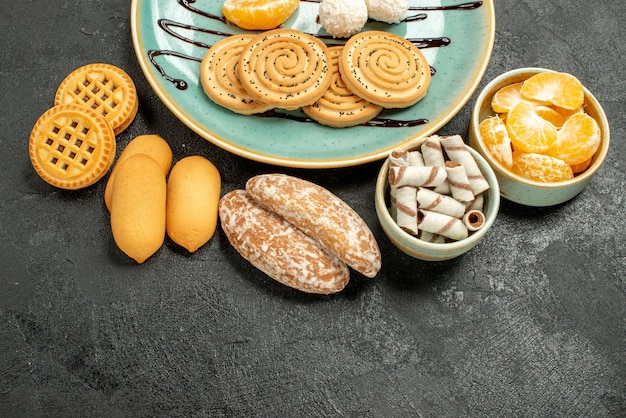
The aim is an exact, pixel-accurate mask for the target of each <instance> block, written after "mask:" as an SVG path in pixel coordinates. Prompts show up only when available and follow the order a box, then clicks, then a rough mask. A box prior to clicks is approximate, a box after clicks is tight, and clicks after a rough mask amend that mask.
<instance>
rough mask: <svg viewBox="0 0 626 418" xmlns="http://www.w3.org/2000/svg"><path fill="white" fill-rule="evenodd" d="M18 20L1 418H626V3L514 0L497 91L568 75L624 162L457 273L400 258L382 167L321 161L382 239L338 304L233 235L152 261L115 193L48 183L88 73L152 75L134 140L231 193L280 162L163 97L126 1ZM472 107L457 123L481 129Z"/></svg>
mask: <svg viewBox="0 0 626 418" xmlns="http://www.w3.org/2000/svg"><path fill="white" fill-rule="evenodd" d="M5 3H7V4H4V5H3V7H2V12H1V13H0V46H1V48H0V50H1V51H2V60H1V61H0V80H1V81H0V83H1V86H2V89H1V91H2V94H1V95H0V109H1V111H0V145H1V147H0V149H1V150H2V157H3V158H2V161H3V162H2V164H1V165H0V254H1V255H2V256H1V260H0V416H2V417H10V416H18V417H19V416H29V417H31V416H107V417H131V416H132V417H137V416H252V415H262V416H355V417H356V416H372V417H374V416H376V417H378V416H380V417H383V416H384V417H390V416H425V417H426V416H438V417H439V416H498V417H503V416H507V417H513V416H520V417H521V416H523V417H532V416H541V417H545V416H568V417H569V416H594V417H617V416H625V415H626V395H625V393H626V339H625V332H626V322H625V321H626V309H625V290H626V283H625V278H626V274H625V271H626V250H625V248H624V243H625V241H626V223H625V222H624V215H626V200H625V199H626V198H625V196H626V172H625V168H624V167H625V166H624V161H625V160H626V147H625V145H624V137H625V134H626V133H625V129H626V117H625V116H624V109H625V108H626V100H625V93H624V92H626V83H625V80H626V73H625V71H624V54H625V53H626V50H625V49H624V45H625V44H624V38H623V35H620V33H622V32H621V31H622V29H623V22H624V18H625V17H626V3H625V2H624V1H623V0H598V1H593V2H589V1H583V0H553V1H548V2H546V1H543V0H497V1H496V12H497V35H496V41H495V46H494V51H493V56H492V60H491V62H490V65H489V68H488V70H487V73H486V75H485V78H484V79H483V81H482V82H481V85H480V87H482V86H484V85H485V84H486V82H487V81H488V80H490V79H492V78H493V77H495V76H496V75H498V74H500V73H502V72H504V71H506V70H509V69H513V68H517V67H525V66H541V67H547V68H552V69H556V70H561V71H567V72H571V73H572V74H575V75H576V76H578V77H579V78H580V79H581V81H582V82H583V83H584V84H585V86H587V87H588V88H589V90H591V92H593V93H594V95H595V96H596V97H597V98H598V99H599V100H600V102H601V103H602V104H603V106H604V109H605V111H606V113H607V115H608V117H609V120H610V124H611V136H612V144H611V149H610V153H609V156H608V159H607V161H606V164H605V165H604V166H603V168H602V169H601V170H600V171H599V173H598V174H597V176H596V177H595V178H594V179H593V181H592V182H591V184H590V185H589V187H588V188H587V189H586V190H585V191H584V192H583V193H582V194H581V195H579V196H578V197H576V198H575V199H574V200H572V201H570V202H568V203H566V204H563V205H559V206H557V207H552V208H543V209H532V208H525V207H522V206H519V205H516V204H513V203H510V202H507V201H505V200H503V201H502V207H501V212H500V216H499V218H498V220H497V222H496V224H495V226H494V227H493V230H492V231H490V233H489V234H488V235H487V237H486V238H485V240H484V241H483V242H482V243H481V244H480V245H479V246H478V247H476V248H475V249H474V250H472V251H471V252H470V253H468V254H466V255H465V256H463V257H460V258H458V259H455V260H453V261H449V262H443V263H428V262H422V261H418V260H414V259H411V258H409V257H407V256H405V255H404V254H402V253H400V252H399V251H398V250H397V249H396V248H395V247H393V245H392V244H391V243H390V242H389V241H388V239H387V238H386V237H385V236H384V234H383V233H382V230H381V229H380V227H379V226H378V222H377V219H376V214H375V210H374V205H373V195H374V183H375V178H376V174H377V171H378V168H379V166H380V163H371V164H367V165H364V166H361V167H355V168H348V169H336V170H324V171H307V170H281V171H286V172H289V173H291V174H295V175H298V176H301V177H304V178H307V179H310V180H313V181H315V182H317V183H319V184H321V185H323V186H325V187H327V188H329V189H330V190H331V191H333V192H334V193H336V194H337V195H339V196H340V197H341V198H343V199H345V200H346V202H348V203H349V204H350V205H352V206H353V207H354V208H355V209H356V210H357V211H358V212H359V213H360V214H361V215H362V216H363V217H364V219H365V220H366V222H367V223H368V224H369V225H370V226H371V227H372V229H373V231H374V233H375V234H376V236H377V238H378V240H379V244H380V246H381V249H382V253H383V264H384V267H383V269H382V271H381V273H380V274H379V276H378V277H377V278H376V279H375V280H367V279H364V278H363V277H360V276H358V275H356V274H354V273H353V277H352V280H351V283H350V284H349V286H348V287H347V289H346V290H345V291H344V292H342V293H341V294H338V295H335V296H332V297H316V296H309V295H305V294H301V293H298V292H296V291H294V290H291V289H289V288H286V287H284V286H282V285H280V284H278V283H276V282H273V281H272V280H271V279H269V278H267V277H266V276H264V275H263V274H262V273H260V272H259V271H257V270H255V269H254V268H253V267H252V266H250V265H249V264H247V263H246V262H244V261H243V260H242V259H241V257H240V256H239V255H238V254H237V253H236V252H235V251H234V250H233V249H232V248H231V247H230V245H229V243H228V242H227V240H226V239H225V237H224V235H223V233H222V232H221V230H219V229H218V231H217V233H216V235H215V237H214V238H213V239H212V240H211V241H210V243H209V244H207V245H206V246H205V247H203V248H202V249H201V250H200V251H199V252H197V253H196V254H193V255H188V254H186V253H185V251H183V250H181V249H180V248H178V247H177V246H176V245H174V244H173V243H172V242H171V241H169V240H168V241H167V242H166V243H165V245H163V247H162V248H161V250H160V251H159V252H158V253H157V254H156V255H154V256H153V257H152V258H151V259H150V260H149V261H148V262H146V263H145V264H143V265H136V264H135V263H134V262H132V261H131V260H130V259H128V258H127V257H125V256H124V255H123V254H121V253H120V251H119V250H118V249H117V248H116V246H115V244H114V243H113V240H112V237H111V233H110V229H109V224H108V213H107V211H106V208H105V207H104V205H103V203H102V194H103V190H104V183H103V182H100V183H98V184H96V185H95V186H93V187H90V188H87V189H85V190H81V191H75V192H68V191H61V190H56V189H54V188H52V187H50V186H48V185H47V184H45V183H44V182H43V181H42V180H41V179H40V178H39V177H38V176H37V175H36V174H35V173H34V171H33V169H32V167H31V165H30V162H29V160H28V152H27V142H28V136H29V134H30V130H31V129H32V126H33V124H34V123H35V121H36V120H37V119H38V117H39V116H40V115H41V114H42V113H43V112H44V111H45V110H46V109H48V108H49V107H50V106H51V105H52V99H53V97H54V93H55V90H56V87H57V86H58V84H59V83H60V81H61V80H62V79H63V77H64V76H65V75H66V74H67V73H69V72H70V71H71V70H73V69H74V68H77V67H79V66H81V65H84V64H86V63H90V62H108V63H111V64H114V65H118V66H120V67H121V68H123V69H124V70H126V71H127V72H128V73H129V74H130V75H131V76H132V77H133V79H134V80H135V82H136V84H137V88H138V92H139V95H140V100H141V103H140V109H139V112H138V115H137V118H136V120H135V122H134V123H133V124H132V125H131V127H130V128H129V129H128V130H127V131H125V132H124V133H122V134H121V135H120V136H119V138H118V142H119V144H120V149H121V148H122V147H123V146H124V145H125V144H127V143H128V141H130V139H131V138H133V137H134V136H137V135H140V134H144V133H152V132H154V133H159V134H161V135H162V136H163V137H165V138H167V139H168V141H169V142H170V144H171V147H172V149H173V151H174V155H175V158H176V159H178V158H182V157H183V156H187V155H193V154H200V155H204V156H206V157H207V158H209V159H210V160H212V161H213V162H214V163H215V164H216V165H217V167H218V168H219V169H220V171H221V173H222V176H223V180H224V183H223V192H226V191H229V190H232V189H235V188H240V187H242V185H243V184H244V182H245V180H247V179H248V178H249V177H251V176H252V175H254V174H257V173H261V172H267V171H274V170H276V168H274V167H270V166H266V165H264V164H260V163H255V162H251V161H247V160H245V159H242V158H239V157H237V156H233V155H231V154H229V153H228V152H226V151H223V150H220V149H218V148H217V147H215V146H212V145H211V144H209V143H208V142H206V141H204V140H202V139H201V138H200V137H198V136H197V135H195V134H194V133H193V132H191V131H190V130H189V129H187V128H186V127H185V126H184V125H183V124H182V123H181V122H179V121H178V120H177V119H176V118H175V117H174V116H173V115H172V114H171V113H170V112H169V111H168V110H167V109H166V108H165V106H164V105H163V104H162V103H161V102H160V101H159V99H158V98H157V96H156V95H155V94H154V93H153V92H152V90H151V89H150V87H149V85H148V83H147V81H146V80H145V78H144V76H143V74H142V72H141V70H140V68H139V65H138V63H137V60H136V57H135V55H134V51H133V48H132V43H131V35H130V23H129V19H130V18H129V10H130V2H129V1H127V0H109V1H78V0H69V1H60V2H58V1H32V0H31V1H11V2H5ZM474 98H475V95H474V96H473V97H472V99H471V100H470V101H469V103H468V104H467V105H466V106H465V107H464V108H463V109H462V110H461V111H460V113H459V114H458V115H457V116H456V117H455V118H454V119H452V120H451V121H450V122H449V124H448V125H447V126H445V127H444V128H443V129H442V130H441V132H440V133H442V134H456V133H461V134H463V135H466V132H467V128H468V122H469V114H470V108H471V105H472V103H473V101H474Z"/></svg>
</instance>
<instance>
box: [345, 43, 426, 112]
mask: <svg viewBox="0 0 626 418" xmlns="http://www.w3.org/2000/svg"><path fill="white" fill-rule="evenodd" d="M339 69H340V71H341V76H342V77H343V80H344V82H345V83H346V85H347V86H348V88H350V90H352V91H353V92H354V93H355V94H358V95H359V96H361V97H363V98H364V99H367V100H369V101H370V102H372V103H376V104H378V105H381V106H383V107H385V108H403V107H409V106H412V105H414V104H415V103H417V102H418V101H419V100H420V99H422V98H423V97H424V96H425V95H426V91H427V90H428V86H429V85H430V65H429V64H428V62H427V61H426V58H425V57H424V55H422V53H421V52H420V50H419V48H417V47H416V46H415V45H413V44H412V43H411V42H409V41H408V40H407V39H405V38H402V37H400V36H397V35H394V34H392V33H388V32H382V31H365V32H361V33H358V34H356V35H354V36H353V37H351V38H350V39H349V40H348V41H347V42H346V45H345V46H344V50H343V52H342V54H341V59H340V61H339Z"/></svg>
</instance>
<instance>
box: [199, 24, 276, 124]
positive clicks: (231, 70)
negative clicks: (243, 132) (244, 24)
mask: <svg viewBox="0 0 626 418" xmlns="http://www.w3.org/2000/svg"><path fill="white" fill-rule="evenodd" d="M255 36H256V35H251V34H242V35H232V36H228V37H226V38H224V39H222V40H220V41H218V42H216V43H215V44H213V46H212V47H211V48H209V50H208V51H207V53H206V54H205V55H204V58H203V59H202V62H201V63H200V83H201V84H202V88H203V89H204V92H205V93H206V94H207V96H209V97H210V98H211V100H213V101H214V102H215V103H217V104H218V105H220V106H223V107H225V108H228V109H230V110H232V111H233V112H236V113H241V114H243V115H251V114H254V113H262V112H265V111H267V110H270V109H273V108H274V106H272V105H268V104H266V103H263V102H260V101H258V100H254V99H253V98H252V97H250V95H249V94H248V92H247V91H246V89H244V88H243V86H242V85H241V82H240V81H239V77H238V75H237V63H238V62H239V57H240V56H241V51H242V50H243V48H244V47H245V46H246V45H247V44H248V43H249V42H250V41H251V40H252V39H254V37H255Z"/></svg>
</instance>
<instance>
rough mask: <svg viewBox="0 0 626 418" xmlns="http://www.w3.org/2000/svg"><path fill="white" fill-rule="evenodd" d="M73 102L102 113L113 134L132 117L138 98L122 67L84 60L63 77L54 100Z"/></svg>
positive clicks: (126, 124)
mask: <svg viewBox="0 0 626 418" xmlns="http://www.w3.org/2000/svg"><path fill="white" fill-rule="evenodd" d="M67 103H75V104H79V105H82V106H85V107H89V108H91V109H94V110H96V111H98V112H99V113H100V114H102V115H103V116H104V117H105V119H106V120H107V122H109V123H110V124H111V126H112V127H113V131H114V132H115V134H116V135H117V134H119V133H120V132H122V131H123V130H124V129H126V128H127V127H128V126H129V125H130V124H131V122H132V121H133V120H134V119H135V115H136V114H137V109H138V108H139V100H138V97H137V90H136V89H135V84H134V83H133V80H132V79H131V78H130V76H129V75H128V74H126V73H125V72H124V71H123V70H122V69H120V68H118V67H116V66H114V65H111V64H104V63H96V64H87V65H85V66H82V67H80V68H78V69H76V70H74V71H72V72H71V73H70V74H69V75H67V76H66V77H65V79H64V80H63V81H62V82H61V85H60V86H59V88H58V89H57V92H56V96H55V98H54V104H55V105H60V104H67Z"/></svg>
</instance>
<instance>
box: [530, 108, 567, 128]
mask: <svg viewBox="0 0 626 418" xmlns="http://www.w3.org/2000/svg"><path fill="white" fill-rule="evenodd" d="M535 111H536V112H537V114H538V115H539V116H541V117H542V118H543V119H545V120H547V121H548V122H550V123H551V124H553V125H554V126H555V127H556V128H560V127H561V126H563V124H564V123H565V118H564V117H563V115H562V114H561V113H559V112H557V111H556V110H555V109H554V108H553V107H550V106H537V107H535Z"/></svg>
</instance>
